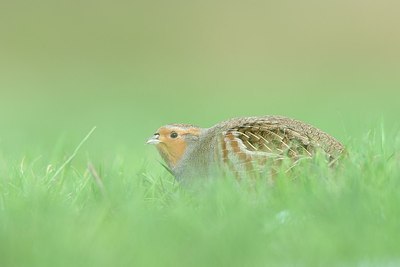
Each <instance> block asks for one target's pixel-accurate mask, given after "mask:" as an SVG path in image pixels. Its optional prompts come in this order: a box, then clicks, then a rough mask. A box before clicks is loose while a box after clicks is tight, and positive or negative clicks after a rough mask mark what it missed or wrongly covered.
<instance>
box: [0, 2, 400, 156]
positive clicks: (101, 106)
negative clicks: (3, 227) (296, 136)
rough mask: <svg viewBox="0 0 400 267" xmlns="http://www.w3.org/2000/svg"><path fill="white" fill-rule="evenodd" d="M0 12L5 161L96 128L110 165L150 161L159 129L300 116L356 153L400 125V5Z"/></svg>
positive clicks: (38, 7) (113, 5)
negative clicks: (120, 160) (116, 151)
mask: <svg viewBox="0 0 400 267" xmlns="http://www.w3.org/2000/svg"><path fill="white" fill-rule="evenodd" d="M0 5H1V8H0V90H1V91H0V92H1V95H0V121H1V129H0V138H1V140H0V142H1V143H0V145H1V146H2V147H3V149H6V148H7V147H8V146H10V147H11V150H13V151H15V150H20V149H24V148H16V147H17V146H19V145H20V144H33V143H34V144H36V145H37V146H44V147H45V146H47V145H51V144H54V142H55V140H56V139H57V138H59V136H60V135H61V134H66V135H67V136H76V137H77V138H78V137H79V138H81V137H82V136H83V135H84V134H85V133H86V132H88V131H89V129H90V128H91V127H92V126H94V125H97V126H98V129H97V131H96V134H95V135H94V136H93V138H92V140H93V141H92V142H91V143H92V144H93V143H94V144H95V147H96V149H97V150H96V151H97V154H98V153H100V152H101V151H104V154H107V151H108V150H109V149H112V148H114V147H123V148H131V151H132V153H136V154H138V155H139V154H141V153H142V152H143V151H147V148H146V147H145V146H143V145H142V144H143V142H144V141H145V140H146V138H147V137H148V136H149V135H150V134H152V133H153V132H154V131H155V130H156V129H157V128H158V127H159V126H160V125H163V124H167V123H171V122H184V123H193V124H198V125H201V126H205V127H208V126H211V125H213V124H215V123H217V122H219V121H221V120H224V119H227V118H230V117H236V116H246V115H266V114H281V115H287V116H292V117H295V118H298V119H301V120H304V121H307V122H309V123H313V124H315V125H317V126H319V127H320V128H322V129H324V130H326V131H328V132H330V133H332V134H333V135H335V136H337V137H338V138H339V139H341V140H342V141H344V142H347V141H348V139H349V138H351V137H353V138H356V137H357V136H359V135H360V134H361V133H363V132H365V129H366V128H368V127H369V126H370V125H371V124H373V123H376V122H377V121H380V120H381V119H382V118H384V121H385V123H386V124H387V125H389V126H391V125H393V124H396V125H397V126H398V123H397V116H398V113H399V110H400V108H399V105H398V98H399V95H400V91H399V88H400V75H399V71H400V16H399V15H398V10H399V7H400V4H399V3H398V2H397V1H300V2H299V1H6V0H2V1H1V3H0ZM77 140H78V139H77ZM77 140H75V142H76V141H77ZM22 147H24V146H22ZM23 153H24V151H21V154H23Z"/></svg>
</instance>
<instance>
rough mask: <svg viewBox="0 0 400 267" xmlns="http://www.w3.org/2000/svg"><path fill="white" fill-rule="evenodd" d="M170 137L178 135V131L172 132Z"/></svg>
mask: <svg viewBox="0 0 400 267" xmlns="http://www.w3.org/2000/svg"><path fill="white" fill-rule="evenodd" d="M170 137H171V138H177V137H178V133H176V132H172V133H171V134H170Z"/></svg>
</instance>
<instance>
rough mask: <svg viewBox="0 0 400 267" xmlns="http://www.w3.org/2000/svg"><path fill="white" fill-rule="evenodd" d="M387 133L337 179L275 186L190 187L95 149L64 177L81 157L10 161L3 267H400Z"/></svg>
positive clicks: (281, 181) (398, 211)
mask: <svg viewBox="0 0 400 267" xmlns="http://www.w3.org/2000/svg"><path fill="white" fill-rule="evenodd" d="M383 129H384V128H381V129H376V130H372V131H371V132H370V133H368V134H365V135H364V136H363V138H360V139H359V140H354V141H352V142H350V143H349V144H348V150H349V156H348V157H346V158H345V159H343V161H342V165H341V166H340V167H339V168H338V169H337V170H332V169H329V168H327V167H326V165H325V164H321V162H320V161H319V160H318V159H316V160H315V161H311V162H309V164H304V165H303V166H300V167H299V168H298V169H297V170H296V171H295V174H296V179H295V180H293V179H292V177H288V176H287V175H286V174H284V173H282V174H281V175H279V176H278V177H277V179H276V184H275V185H274V186H270V185H267V182H266V181H265V180H260V181H258V182H257V184H255V185H254V184H251V185H250V184H249V183H247V182H242V183H237V182H236V181H235V180H234V179H233V178H229V177H226V178H224V179H222V178H221V179H217V180H215V181H212V182H204V184H202V185H201V186H200V187H198V188H197V187H193V188H182V187H180V186H179V185H178V184H177V183H176V182H174V179H173V177H171V176H170V175H169V174H168V173H167V172H166V171H165V170H163V168H162V167H161V166H160V165H159V164H157V163H156V162H153V160H152V161H151V162H150V161H149V162H145V161H143V160H139V159H138V158H137V155H135V154H134V153H127V152H118V153H119V154H118V156H117V157H115V158H114V159H108V160H107V162H101V161H97V160H96V159H93V158H91V156H90V154H86V155H85V153H84V151H86V150H87V149H85V145H88V144H84V145H83V147H82V148H81V151H79V153H78V154H77V157H76V158H74V159H73V161H72V162H71V163H70V164H68V165H66V166H65V168H62V171H61V172H60V173H59V175H57V176H55V177H54V175H55V173H56V172H57V170H58V168H60V167H62V164H63V163H64V162H65V161H66V160H67V159H68V156H69V155H71V154H72V150H73V149H71V151H68V153H66V152H61V151H60V150H59V148H57V146H56V147H55V148H54V150H53V151H47V153H50V154H51V155H52V156H51V157H46V158H44V157H42V156H38V157H28V156H27V157H24V158H18V157H13V156H11V155H8V154H4V153H2V154H0V177H1V179H0V253H1V258H0V263H1V266H397V265H398V264H400V252H399V249H398V240H399V238H400V234H399V233H400V222H399V218H400V205H399V203H400V195H399V194H398V191H399V188H400V180H399V177H400V154H399V151H400V136H399V135H398V132H394V131H391V132H388V133H384V131H383ZM94 134H96V133H94ZM383 134H384V135H383ZM77 141H79V139H78V140H77ZM90 141H91V140H90V139H89V140H88V141H87V142H88V143H90ZM60 142H61V143H60V144H59V146H60V147H62V146H63V145H65V144H66V143H67V142H66V141H65V140H63V141H60ZM77 143H78V142H77ZM68 148H73V146H71V147H69V146H68ZM110 153H116V154H117V152H116V151H110ZM154 161H155V160H154ZM88 164H89V165H90V164H93V166H92V167H89V168H88ZM89 169H92V172H90V171H89ZM93 169H94V170H95V171H93ZM97 179H101V181H98V180H97Z"/></svg>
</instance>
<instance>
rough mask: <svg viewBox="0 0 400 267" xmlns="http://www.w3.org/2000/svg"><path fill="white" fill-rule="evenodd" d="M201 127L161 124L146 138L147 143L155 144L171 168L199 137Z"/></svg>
mask: <svg viewBox="0 0 400 267" xmlns="http://www.w3.org/2000/svg"><path fill="white" fill-rule="evenodd" d="M200 133H201V129H200V128H199V127H196V126H193V125H188V124H170V125H166V126H163V127H161V128H159V129H158V130H157V132H156V133H155V134H154V135H153V136H152V137H151V138H149V140H147V144H152V145H155V146H156V147H157V149H158V151H159V153H160V155H161V156H162V158H163V159H164V161H165V162H166V163H167V164H168V167H170V168H171V169H173V168H174V167H175V166H176V164H177V163H178V162H179V160H181V159H182V157H183V155H184V154H185V152H186V150H187V148H188V146H190V145H191V144H193V143H195V142H196V141H197V140H198V139H199V135H200Z"/></svg>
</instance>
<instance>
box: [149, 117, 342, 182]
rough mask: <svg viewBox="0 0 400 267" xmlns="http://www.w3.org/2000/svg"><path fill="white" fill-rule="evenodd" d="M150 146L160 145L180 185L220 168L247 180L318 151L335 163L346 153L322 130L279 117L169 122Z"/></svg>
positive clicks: (160, 150)
mask: <svg viewBox="0 0 400 267" xmlns="http://www.w3.org/2000/svg"><path fill="white" fill-rule="evenodd" d="M147 144H152V145H155V146H156V148H157V150H158V152H159V154H160V155H161V157H162V158H163V160H164V161H165V163H166V166H165V165H164V166H165V167H166V168H167V169H168V170H169V171H170V172H171V173H172V174H173V175H174V176H175V178H176V179H177V180H178V181H190V180H193V179H196V178H198V177H210V176H212V175H213V174H215V173H217V172H216V170H219V171H221V170H222V172H223V173H226V171H229V172H231V173H233V174H235V175H236V176H237V177H242V176H243V175H246V174H249V173H254V172H256V173H260V172H262V171H263V170H265V168H266V166H268V164H270V163H276V162H281V161H283V160H285V159H291V160H293V162H294V163H297V162H299V160H300V159H304V158H312V157H313V156H314V155H316V154H318V153H317V152H318V151H322V153H323V154H325V155H326V157H327V159H328V161H329V162H331V163H332V162H335V161H336V160H337V159H338V158H339V156H340V155H341V154H342V153H343V152H344V150H345V148H344V146H343V144H342V143H340V142H339V141H338V140H336V139H335V138H334V137H332V136H331V135H329V134H327V133H325V132H323V131H322V130H320V129H318V128H316V127H314V126H312V125H310V124H307V123H304V122H301V121H299V120H296V119H292V118H288V117H284V116H277V115H269V116H260V117H240V118H233V119H229V120H226V121H223V122H220V123H218V124H216V125H214V126H212V127H210V128H201V127H198V126H195V125H192V124H176V123H174V124H168V125H165V126H162V127H160V128H159V129H158V130H157V131H156V133H154V135H153V136H152V137H150V138H149V139H148V140H147ZM218 173H220V172H218Z"/></svg>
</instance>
